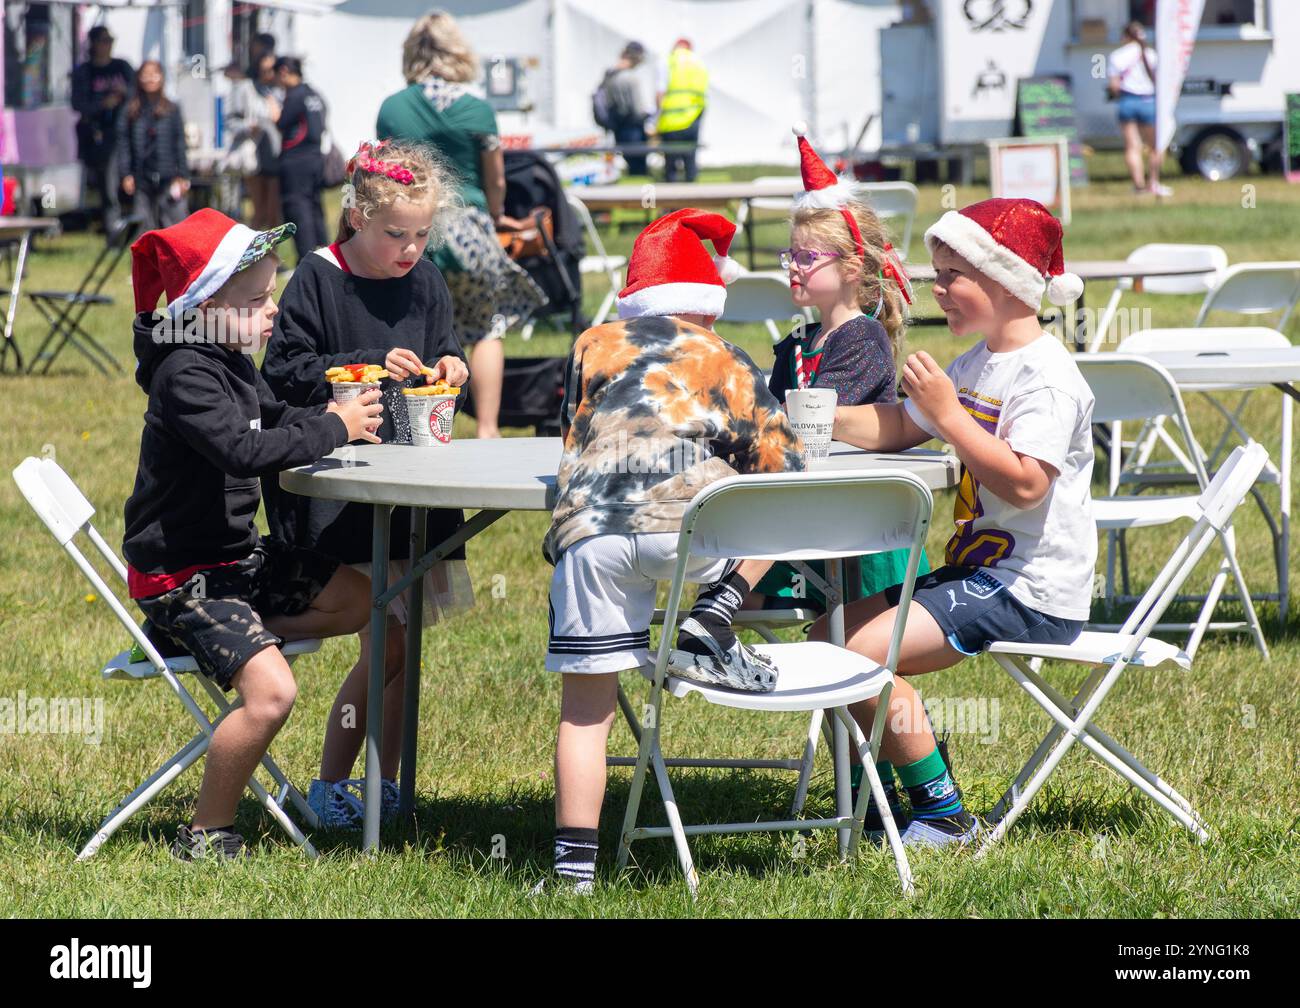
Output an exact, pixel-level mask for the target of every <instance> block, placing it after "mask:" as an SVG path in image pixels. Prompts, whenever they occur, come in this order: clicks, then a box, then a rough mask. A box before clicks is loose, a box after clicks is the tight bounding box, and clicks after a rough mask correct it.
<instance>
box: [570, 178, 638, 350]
mask: <svg viewBox="0 0 1300 1008" xmlns="http://www.w3.org/2000/svg"><path fill="white" fill-rule="evenodd" d="M565 198H566V199H568V201H569V206H570V207H572V208H573V212H574V214H576V215H577V218H578V220H579V221H581V222H582V229H583V231H585V232H586V234H587V240H588V241H589V242H591V247H592V248H593V249H594V250H595V254H593V255H585V256H583V257H582V261H581V262H580V263H579V264H578V269H579V270H580V271H581V273H582V274H583V276H587V275H588V274H592V273H604V274H605V277H606V279H608V280H609V292H608V293H607V294H606V295H605V300H603V301H602V302H601V303H600V308H599V309H597V311H596V314H595V316H594V317H593V318H592V320H591V324H592V325H594V326H597V325H600V324H601V323H602V322H604V321H605V319H607V318H608V317H609V313H610V310H611V309H612V308H613V307H614V299H615V298H616V297H618V292H619V291H620V290H621V289H622V287H623V267H624V266H626V265H627V256H621V255H610V254H609V253H608V252H606V251H605V243H604V242H603V241H601V239H600V231H599V230H597V228H596V222H595V221H593V220H592V219H591V211H590V210H588V209H587V204H585V203H583V202H582V200H580V199H578V197H577V196H575V195H574V194H573V193H568V194H567V195H566V197H565Z"/></svg>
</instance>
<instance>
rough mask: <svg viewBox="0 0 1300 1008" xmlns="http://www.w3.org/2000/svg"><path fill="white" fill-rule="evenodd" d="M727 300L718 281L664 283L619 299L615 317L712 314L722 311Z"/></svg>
mask: <svg viewBox="0 0 1300 1008" xmlns="http://www.w3.org/2000/svg"><path fill="white" fill-rule="evenodd" d="M726 303H727V288H725V287H723V286H722V285H721V284H706V283H666V284H655V285H654V286H653V287H642V288H641V289H640V290H639V291H634V292H633V293H631V294H629V295H628V296H627V297H621V298H619V299H618V317H619V318H621V319H630V318H641V317H642V316H645V315H712V316H714V317H715V318H716V317H717V316H719V315H721V314H722V307H723V305H725V304H726Z"/></svg>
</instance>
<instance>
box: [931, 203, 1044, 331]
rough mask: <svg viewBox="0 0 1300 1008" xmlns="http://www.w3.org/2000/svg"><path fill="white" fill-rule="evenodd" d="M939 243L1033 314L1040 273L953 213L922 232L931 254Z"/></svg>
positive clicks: (1039, 290) (1041, 283) (1041, 286)
mask: <svg viewBox="0 0 1300 1008" xmlns="http://www.w3.org/2000/svg"><path fill="white" fill-rule="evenodd" d="M939 242H942V243H943V244H945V245H947V246H948V247H949V248H950V249H952V250H953V251H954V252H956V253H957V254H958V255H959V256H961V257H962V258H963V259H965V260H966V261H967V262H969V263H970V264H971V265H972V266H974V267H975V268H976V269H977V270H979V271H980V272H981V273H983V274H984V275H985V276H987V277H989V278H990V279H991V280H994V281H995V282H997V283H999V284H1001V285H1002V286H1003V287H1005V288H1006V289H1007V290H1009V291H1010V292H1011V293H1012V294H1013V295H1015V297H1017V298H1019V299H1020V300H1021V301H1023V302H1024V303H1025V304H1027V305H1029V307H1030V308H1033V309H1034V310H1035V311H1037V310H1038V308H1039V306H1040V305H1041V304H1042V301H1043V291H1044V290H1045V289H1046V287H1047V281H1046V280H1044V279H1043V276H1042V274H1041V273H1039V272H1038V270H1036V269H1034V267H1032V266H1030V265H1029V263H1027V262H1025V260H1023V259H1021V258H1020V256H1018V255H1016V254H1015V253H1014V252H1012V251H1011V250H1010V249H1009V248H1007V247H1006V246H1005V245H1000V244H998V242H997V240H996V239H995V238H994V237H993V236H992V235H991V234H989V233H988V232H987V231H985V230H984V229H983V228H982V227H980V226H979V225H978V224H977V223H975V221H973V220H971V219H970V218H969V217H967V216H966V215H965V214H961V213H958V212H957V211H956V210H949V211H948V212H947V213H946V214H944V215H943V216H942V217H940V218H939V219H938V221H936V222H935V223H934V224H933V225H931V227H930V229H929V230H928V231H926V232H925V247H926V248H927V249H929V251H930V254H931V255H933V254H934V247H935V245H936V244H937V243H939Z"/></svg>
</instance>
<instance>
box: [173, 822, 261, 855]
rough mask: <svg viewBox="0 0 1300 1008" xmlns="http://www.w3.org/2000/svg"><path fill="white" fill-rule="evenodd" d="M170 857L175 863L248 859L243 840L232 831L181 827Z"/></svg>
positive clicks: (177, 832)
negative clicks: (174, 859)
mask: <svg viewBox="0 0 1300 1008" xmlns="http://www.w3.org/2000/svg"><path fill="white" fill-rule="evenodd" d="M171 852H172V857H174V858H176V860H177V861H187V862H193V861H208V860H211V861H242V860H243V859H244V858H246V857H248V848H247V847H245V846H244V838H243V837H242V836H240V835H239V834H238V833H235V832H234V831H232V830H224V829H214V830H205V829H191V828H190V827H188V826H182V827H181V828H180V829H179V830H177V831H176V842H175V843H173V844H172V848H171Z"/></svg>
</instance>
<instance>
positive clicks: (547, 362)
mask: <svg viewBox="0 0 1300 1008" xmlns="http://www.w3.org/2000/svg"><path fill="white" fill-rule="evenodd" d="M505 166H506V195H505V206H504V210H505V212H506V214H507V215H508V216H510V217H515V218H517V219H519V220H527V219H529V218H534V219H535V218H536V216H537V211H538V210H539V209H540V208H542V207H545V208H547V209H548V210H549V211H550V214H551V224H552V233H551V234H549V235H548V234H547V233H546V232H545V231H544V230H543V231H542V232H541V237H542V241H543V244H544V245H545V252H544V254H542V255H533V256H524V257H521V258H519V259H516V262H518V264H519V265H520V266H521V267H522V268H523V269H524V270H526V271H527V272H528V275H529V276H530V277H532V278H533V280H534V281H535V282H536V284H537V285H538V286H539V287H541V289H542V290H543V291H544V292H545V293H546V296H547V297H548V298H549V299H550V300H549V303H548V304H546V305H544V306H542V308H540V309H539V310H538V313H537V316H536V318H537V320H538V321H550V322H557V323H558V324H559V325H562V326H566V325H567V326H568V329H569V333H570V337H571V338H574V337H577V335H578V334H579V333H580V332H582V331H583V330H584V329H586V328H587V318H586V316H585V315H584V314H583V311H582V274H581V272H580V264H581V262H582V257H583V255H584V254H585V248H586V243H585V236H584V235H583V233H582V225H581V223H580V222H579V221H578V219H577V217H575V216H574V214H573V211H572V209H570V207H569V204H568V201H567V200H566V199H565V197H564V189H563V187H562V186H561V185H560V179H559V176H558V175H556V173H555V168H554V167H553V166H552V165H551V163H550V162H549V161H548V160H546V157H545V156H544V155H541V154H537V153H534V152H532V151H506V152H505ZM564 361H565V359H564V358H563V357H508V358H506V362H505V376H504V379H503V382H502V389H501V414H500V423H501V424H502V426H509V427H528V426H532V427H533V428H534V429H535V430H536V433H537V435H538V436H539V437H550V436H557V435H558V434H559V433H560V401H561V399H563V397H564ZM465 412H466V413H468V414H469V415H470V416H474V417H476V416H477V414H476V413H475V412H474V402H473V398H472V396H470V397H467V399H466V402H465Z"/></svg>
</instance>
